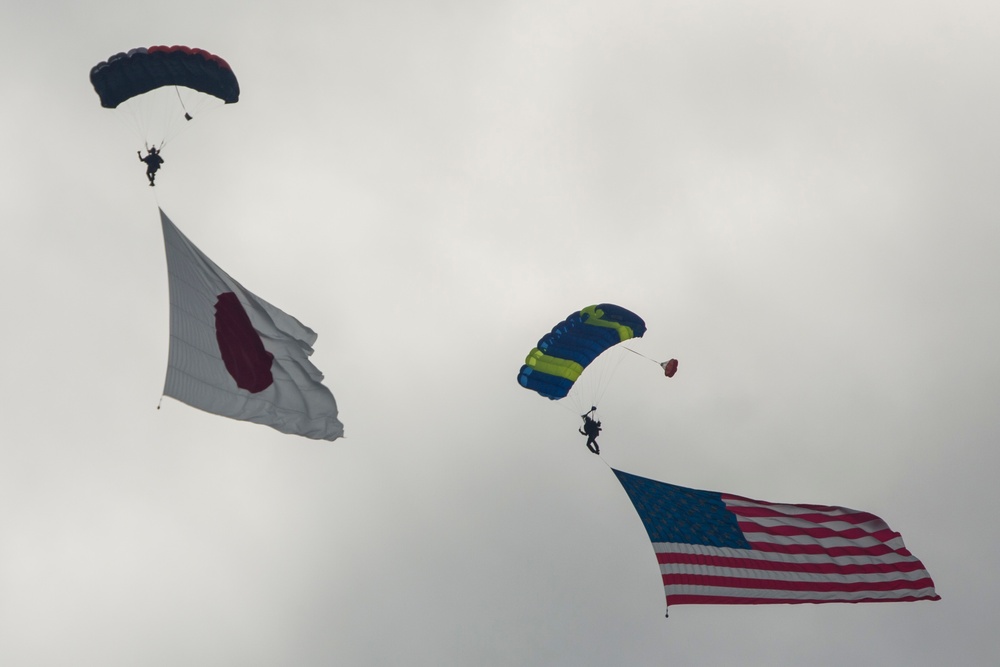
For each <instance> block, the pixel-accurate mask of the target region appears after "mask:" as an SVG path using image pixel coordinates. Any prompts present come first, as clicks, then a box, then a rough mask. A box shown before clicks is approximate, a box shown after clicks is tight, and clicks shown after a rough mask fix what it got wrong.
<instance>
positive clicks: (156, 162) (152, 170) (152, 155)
mask: <svg viewBox="0 0 1000 667" xmlns="http://www.w3.org/2000/svg"><path fill="white" fill-rule="evenodd" d="M136 154H137V155H138V156H139V161H140V162H145V163H146V178H148V179H149V187H153V186H154V185H156V184H155V183H154V182H153V181H154V180H155V179H156V172H157V170H158V169H159V168H160V165H161V164H163V162H164V160H163V158H162V157H160V151H158V150H156V146H153V147H152V148H150V149H149V155H147V156H146V157H143V156H142V151H136Z"/></svg>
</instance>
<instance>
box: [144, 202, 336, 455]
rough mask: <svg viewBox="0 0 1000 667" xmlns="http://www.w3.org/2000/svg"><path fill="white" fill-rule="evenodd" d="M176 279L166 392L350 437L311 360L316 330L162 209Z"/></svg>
mask: <svg viewBox="0 0 1000 667" xmlns="http://www.w3.org/2000/svg"><path fill="white" fill-rule="evenodd" d="M160 222H161V223H162V225H163V242H164V245H165V246H166V252H167V274H168V278H169V286H170V353H169V359H168V361H167V379H166V382H165V384H164V387H163V393H164V395H166V396H171V397H173V398H176V399H177V400H179V401H182V402H184V403H187V404H188V405H190V406H192V407H195V408H200V409H201V410H205V411H206V412H211V413H213V414H217V415H223V416H225V417H231V418H233V419H242V420H245V421H251V422H256V423H258V424H266V425H268V426H270V427H272V428H275V429H277V430H279V431H281V432H282V433H291V434H294V435H302V436H305V437H307V438H315V439H318V440H336V439H337V438H339V437H341V436H343V434H344V425H343V424H341V423H340V421H339V420H338V419H337V402H336V400H334V398H333V394H332V393H330V390H329V389H327V388H326V387H325V386H323V384H322V381H323V374H322V373H321V372H320V371H319V369H317V368H316V367H315V366H313V365H312V363H311V362H310V361H309V355H311V354H312V352H313V349H312V344H313V343H314V342H315V341H316V333H315V332H314V331H313V330H312V329H310V328H309V327H306V326H304V325H303V324H302V323H301V322H299V321H298V320H296V319H295V318H294V317H292V316H291V315H288V314H287V313H284V312H282V311H281V310H279V309H278V308H275V307H274V306H272V305H271V304H269V303H268V302H267V301H264V300H263V299H261V298H260V297H258V296H257V295H255V294H253V293H252V292H250V291H248V290H246V289H244V288H243V286H242V285H240V284H239V283H238V282H236V281H235V280H233V279H232V278H231V277H230V276H229V275H228V274H227V273H226V272H225V271H223V270H222V269H220V268H219V267H218V266H217V265H216V264H215V262H213V261H212V260H211V259H209V258H208V257H206V256H205V255H204V254H203V253H202V252H201V251H200V250H199V249H198V248H197V247H196V246H195V245H194V244H193V243H191V241H189V240H188V238H187V237H186V236H184V235H183V234H182V233H181V232H180V230H179V229H177V227H176V226H175V225H174V223H173V222H171V221H170V219H169V218H168V217H167V216H166V214H165V213H164V212H163V211H162V210H161V211H160Z"/></svg>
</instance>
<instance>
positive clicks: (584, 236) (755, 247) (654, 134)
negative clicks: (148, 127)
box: [0, 0, 1000, 667]
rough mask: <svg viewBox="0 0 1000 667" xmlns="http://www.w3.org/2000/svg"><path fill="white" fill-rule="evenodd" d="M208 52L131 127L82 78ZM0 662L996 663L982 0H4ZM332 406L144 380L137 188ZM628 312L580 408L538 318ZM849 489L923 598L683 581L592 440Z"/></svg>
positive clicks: (154, 331) (844, 499)
mask: <svg viewBox="0 0 1000 667" xmlns="http://www.w3.org/2000/svg"><path fill="white" fill-rule="evenodd" d="M153 44H187V45H191V46H198V47H202V48H205V49H208V50H209V51H212V52H214V53H217V54H220V55H222V56H223V57H224V58H226V59H227V60H228V61H229V63H230V64H231V65H232V66H233V68H234V70H235V72H236V74H237V76H238V77H239V80H240V84H241V88H242V97H241V100H240V102H239V103H238V104H236V105H230V106H227V107H225V108H221V109H218V110H217V111H213V112H211V113H208V114H205V115H204V116H199V117H197V118H196V119H195V121H196V122H194V123H191V124H190V127H187V128H186V129H185V131H184V132H183V133H182V134H181V135H179V136H178V137H177V138H176V139H175V140H173V141H172V142H171V143H170V144H169V145H168V146H167V148H166V149H165V152H164V157H165V158H166V164H165V166H164V169H163V171H162V172H161V173H160V176H159V177H158V185H157V187H156V188H155V190H154V189H153V188H148V187H146V183H145V177H144V175H143V166H142V165H141V164H139V163H138V162H137V161H136V158H135V151H136V150H137V149H138V148H141V142H138V141H137V139H136V137H135V136H134V135H133V134H132V133H130V132H129V130H128V129H127V128H126V126H125V125H123V124H122V123H121V122H118V119H117V118H116V113H117V112H113V111H109V110H106V109H102V108H101V107H100V105H99V102H98V98H97V95H96V94H95V93H94V91H93V89H92V88H91V86H90V83H89V80H88V72H89V70H90V67H91V66H92V65H94V64H96V63H97V62H98V61H101V60H104V59H106V58H107V57H108V56H110V55H111V54H113V53H115V52H117V51H121V50H127V49H129V48H133V47H137V46H150V45H153ZM0 55H2V56H3V57H2V58H0V77H2V81H3V85H4V96H3V99H4V104H3V105H2V107H0V119H2V121H3V127H4V131H3V132H0V179H2V183H3V188H2V194H0V221H2V224H3V230H4V234H3V243H0V290H2V292H3V303H4V307H5V313H6V316H5V320H4V326H2V327H0V344H2V346H3V349H4V350H5V354H4V355H3V373H2V376H0V404H2V405H3V406H4V408H3V419H2V421H0V424H2V426H0V528H2V529H0V663H2V664H3V665H12V666H14V665H16V666H35V665H40V666H47V665H74V666H87V665H94V666H101V667H106V666H117V665H122V666H131V665H144V666H146V665H148V666H163V667H174V666H176V665H199V666H200V665H331V664H336V665H408V666H411V665H427V666H432V665H477V664H482V665H574V666H576V665H611V664H622V665H653V664H655V665H663V664H686V665H720V664H736V663H738V664H741V665H767V666H772V665H778V664H788V665H814V666H822V665H829V666H840V665H844V664H856V665H935V666H936V665H941V664H962V665H995V664H997V663H998V662H1000V639H998V637H997V633H996V628H995V626H996V619H997V618H998V617H1000V603H998V602H997V600H998V597H1000V584H998V578H997V576H996V567H995V564H994V563H993V560H992V558H993V555H994V554H996V553H998V552H1000V529H998V527H997V518H996V511H997V509H998V504H1000V503H998V501H997V490H996V483H995V477H996V472H997V470H998V465H1000V453H998V449H997V446H996V445H997V442H998V439H1000V418H998V416H997V404H998V398H1000V355H998V354H997V351H996V349H997V347H996V346H997V341H998V340H1000V312H998V307H997V298H996V290H997V285H998V284H1000V268H998V264H997V261H996V257H997V253H998V248H1000V227H998V225H997V222H998V221H997V213H998V209H1000V207H998V194H997V193H998V189H997V186H996V183H997V180H998V178H997V177H998V175H1000V156H998V150H1000V132H998V129H997V118H998V117H1000V90H998V87H997V63H998V62H1000V59H998V58H1000V6H998V5H997V4H996V3H994V2H986V1H985V0H983V1H980V2H973V1H962V0H959V1H957V2H951V3H919V2H918V3H914V2H902V1H899V2H885V1H881V0H876V1H874V2H871V1H868V2H863V3H862V2H849V3H844V2H818V3H805V4H804V3H799V2H767V1H765V2H754V3H750V2H717V1H713V0H709V1H699V2H688V1H682V2H677V1H673V0H665V1H658V2H640V1H634V0H615V1H614V2H610V1H603V2H596V1H588V0H584V1H573V2H549V1H545V0H541V1H539V0H531V1H522V2H505V1H498V2H470V1H464V2H423V3H407V2H382V1H379V0H373V1H365V2H337V1H333V2H330V1H323V2H292V3H267V4H264V3H247V2H208V3H206V2H189V1H186V0H176V1H174V2H169V3H148V2H147V3H136V2H112V1H97V2H91V3H72V2H65V1H62V2H49V3H15V2H9V3H6V4H4V5H3V6H2V8H0ZM158 205H159V206H162V207H163V209H164V211H166V213H167V214H168V215H169V216H170V217H171V219H173V221H174V222H175V223H176V224H177V225H178V227H179V228H180V229H181V230H182V231H183V232H184V233H185V234H186V235H187V236H188V237H189V238H191V240H192V241H193V242H194V243H196V244H197V245H198V246H199V247H200V248H201V249H202V250H203V251H204V252H205V253H206V254H207V255H208V256H209V257H211V258H212V259H213V260H214V261H216V262H217V263H218V264H219V265H220V266H221V267H222V268H223V269H225V270H226V271H227V272H229V273H230V274H231V275H232V276H233V277H234V278H236V279H237V280H239V281H240V282H241V283H242V284H243V285H245V286H246V287H247V288H248V289H250V290H252V291H253V292H255V293H256V294H258V295H259V296H261V297H263V298H265V299H267V300H269V301H271V302H272V303H274V304H276V305H277V306H279V307H281V308H282V309H284V310H286V311H287V312H289V313H291V314H293V315H295V316H296V317H298V318H299V319H300V320H302V321H303V322H304V323H305V324H307V325H309V326H310V327H312V328H313V329H315V330H316V331H317V332H318V333H319V340H318V341H317V343H316V353H315V355H314V357H313V360H314V361H315V363H316V365H317V366H318V367H319V368H320V369H321V370H323V371H324V372H325V373H326V376H327V380H326V384H327V385H328V386H329V387H330V388H331V390H332V391H333V392H334V394H335V395H336V397H337V400H338V402H339V405H340V409H341V419H342V421H343V422H344V424H345V427H346V432H347V438H345V439H343V440H338V441H336V442H333V443H328V442H314V441H310V440H306V439H302V438H295V437H293V436H287V435H283V434H281V433H278V432H277V431H273V430H271V429H268V428H266V427H262V426H257V425H253V424H249V423H241V422H237V421H232V420H228V419H224V418H221V417H216V416H212V415H208V414H205V413H202V412H199V411H197V410H194V409H191V408H189V407H188V406H185V405H183V404H180V403H178V402H175V401H172V400H171V399H164V400H163V403H162V408H161V409H160V410H157V404H158V402H159V401H160V393H161V390H162V383H163V377H164V372H165V368H166V355H167V331H168V328H167V327H168V322H167V317H168V300H167V282H166V267H165V261H164V253H163V242H162V237H161V232H160V226H159V220H158V215H157V206H158ZM603 301H608V302H613V303H618V304H621V305H623V306H625V307H627V308H630V309H632V310H634V311H635V312H637V313H639V314H640V315H642V316H643V317H644V318H645V320H646V323H647V325H648V327H649V332H648V333H647V335H646V337H645V338H644V339H643V340H641V341H639V342H637V343H636V345H635V348H636V349H637V350H639V351H641V352H642V353H643V354H647V355H649V356H651V357H654V358H658V359H667V358H670V357H677V358H679V359H680V371H679V373H678V374H677V376H676V377H674V378H673V379H672V380H665V379H664V378H663V377H662V374H661V373H660V371H659V369H657V368H656V367H655V366H653V365H652V364H650V363H648V362H646V361H644V360H642V359H640V358H639V357H634V356H633V357H631V358H626V359H624V360H623V361H622V363H621V365H620V367H619V369H618V372H617V374H616V375H615V377H614V379H613V381H612V383H611V385H610V386H609V388H608V389H607V393H606V394H605V397H604V399H603V401H602V403H601V406H600V407H601V416H602V418H603V421H604V425H605V431H604V433H603V434H602V436H601V447H602V453H603V459H604V461H602V460H601V459H600V458H598V457H596V456H593V455H591V454H590V453H589V452H588V451H587V449H586V448H585V446H584V439H583V438H582V437H581V436H579V435H578V434H577V432H576V429H577V427H578V425H579V418H578V417H577V416H576V414H574V413H573V411H572V410H571V409H568V408H565V407H564V406H562V405H560V404H559V403H554V402H550V401H547V400H545V399H543V398H540V397H539V396H537V395H535V394H533V393H531V392H528V391H525V390H524V389H522V388H520V387H519V386H518V385H517V383H516V381H515V377H516V374H517V370H518V368H519V366H520V364H521V362H522V360H523V358H524V355H525V354H526V353H527V351H528V350H529V349H530V348H531V347H532V346H533V345H534V343H535V341H536V340H537V339H538V337H539V336H540V335H541V334H542V333H544V332H545V331H546V330H548V328H549V327H551V326H552V325H553V324H554V323H555V322H557V321H558V320H560V319H562V318H564V317H565V316H566V315H568V314H569V313H570V312H572V311H573V310H577V309H579V308H581V307H583V306H586V305H590V304H593V303H599V302H603ZM605 462H606V463H607V464H608V465H611V466H614V467H616V468H619V469H622V470H625V471H627V472H631V473H634V474H638V475H642V476H645V477H651V478H654V479H659V480H662V481H666V482H671V483H674V484H681V485H686V486H692V487H696V488H702V489H711V490H719V491H727V492H731V493H736V494H740V495H745V496H750V497H754V498H759V499H763V500H771V501H781V502H809V503H824V504H837V505H845V506H848V507H853V508H857V509H863V510H867V511H870V512H874V513H876V514H878V515H879V516H881V517H882V518H884V519H885V520H886V521H887V522H888V523H889V524H890V525H891V526H892V527H893V528H894V529H896V530H898V531H900V532H901V533H902V534H903V537H904V539H905V541H906V544H907V546H908V547H909V548H910V549H911V550H912V551H913V552H914V553H915V554H916V555H917V556H918V557H920V558H921V559H922V560H923V562H924V564H925V565H926V566H927V568H928V569H929V571H930V573H931V575H932V576H933V577H934V579H935V582H936V584H937V589H938V592H939V593H940V595H941V596H942V598H943V599H942V600H941V601H940V602H936V603H929V602H923V603H913V604H876V605H817V606H812V605H803V606H771V607H698V606H682V607H675V608H673V609H672V610H671V617H670V619H664V617H663V610H664V601H663V589H662V586H661V584H660V579H659V574H658V570H657V565H656V561H655V558H654V555H653V551H652V548H651V546H650V544H649V542H648V539H647V537H646V534H645V532H644V530H643V527H642V524H641V522H640V520H639V518H638V517H637V515H636V514H635V512H634V510H633V509H632V506H631V504H630V503H629V501H628V498H627V497H626V496H625V494H624V492H623V491H622V489H621V488H620V486H619V485H618V483H617V481H616V480H615V478H614V476H613V475H612V474H611V473H610V471H609V470H608V467H607V465H605Z"/></svg>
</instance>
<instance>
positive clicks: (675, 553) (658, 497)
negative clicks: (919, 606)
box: [614, 470, 940, 606]
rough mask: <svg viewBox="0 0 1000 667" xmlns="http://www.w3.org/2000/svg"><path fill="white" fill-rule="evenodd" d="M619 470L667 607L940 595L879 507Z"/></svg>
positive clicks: (885, 599) (907, 599)
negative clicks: (762, 494) (776, 499)
mask: <svg viewBox="0 0 1000 667" xmlns="http://www.w3.org/2000/svg"><path fill="white" fill-rule="evenodd" d="M614 473H615V475H617V476H618V480H619V481H620V482H621V484H622V486H623V487H625V492H626V493H627V494H628V496H629V498H630V499H631V500H632V504H633V505H635V509H636V511H637V512H638V513H639V517H640V518H641V519H642V522H643V524H644V525H645V527H646V532H647V533H648V534H649V539H650V540H651V541H652V543H653V550H654V551H655V552H656V558H657V560H658V561H659V563H660V573H661V574H662V575H663V588H664V591H665V593H666V596H667V605H668V606H669V605H674V604H778V603H786V604H795V603H803V602H814V603H819V602H910V601H914V600H938V599H940V597H939V596H938V595H937V593H936V592H935V591H934V582H933V581H931V577H930V575H929V574H928V573H927V570H926V569H924V566H923V563H921V562H920V561H919V560H918V559H917V558H916V556H914V555H913V554H911V553H910V552H909V551H907V549H906V546H905V545H904V544H903V538H902V537H901V536H900V534H899V533H897V532H894V531H893V530H892V529H891V528H889V526H888V525H887V524H886V523H885V522H884V521H882V519H880V518H878V517H877V516H875V515H874V514H869V513H868V512H859V511H857V510H852V509H847V508H846V507H831V506H827V505H789V504H783V503H769V502H763V501H760V500H751V499H749V498H743V497H741V496H735V495H732V494H728V493H716V492H713V491H700V490H697V489H688V488H685V487H683V486H674V485H673V484H666V483H663V482H657V481H655V480H651V479H646V478H645V477H638V476H636V475H630V474H628V473H625V472H621V471H619V470H615V471H614Z"/></svg>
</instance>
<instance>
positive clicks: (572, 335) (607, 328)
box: [517, 303, 646, 400]
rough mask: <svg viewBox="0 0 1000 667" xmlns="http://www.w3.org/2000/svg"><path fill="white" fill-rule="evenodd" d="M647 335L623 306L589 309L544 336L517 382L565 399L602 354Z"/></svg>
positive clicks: (573, 316)
mask: <svg viewBox="0 0 1000 667" xmlns="http://www.w3.org/2000/svg"><path fill="white" fill-rule="evenodd" d="M644 333H646V323H645V322H643V321H642V318H641V317H639V316H638V315H636V314H635V313H633V312H631V311H628V310H626V309H624V308H622V307H621V306H616V305H613V304H610V303H602V304H599V305H596V306H587V307H586V308H584V309H583V310H581V311H579V312H577V313H573V314H572V315H570V316H569V317H567V318H566V319H565V320H563V321H562V322H560V323H559V324H557V325H556V326H555V327H553V328H552V331H551V332H549V333H547V334H545V335H544V336H542V338H541V340H539V341H538V345H537V346H536V347H535V348H534V349H532V350H531V352H529V353H528V356H527V358H526V359H525V360H524V365H523V366H521V372H520V373H518V376H517V381H518V382H519V383H520V384H521V386H522V387H525V388H527V389H531V390H532V391H536V392H538V393H539V394H541V395H542V396H545V397H546V398H550V399H553V400H556V399H560V398H563V397H565V396H566V395H567V394H568V393H569V390H570V389H571V388H572V387H573V383H575V382H576V380H577V378H579V377H580V374H581V373H583V369H584V368H586V367H587V366H588V365H589V364H590V362H592V361H593V360H594V359H596V358H597V356H598V355H600V354H601V353H602V352H604V351H605V350H607V349H608V348H610V347H612V346H614V345H617V344H618V343H621V342H622V341H626V340H629V339H630V338H639V337H641V336H642V335H643V334H644Z"/></svg>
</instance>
